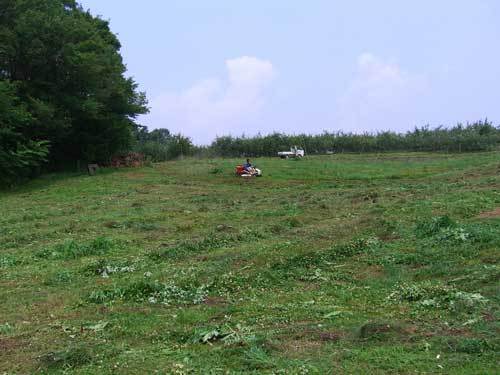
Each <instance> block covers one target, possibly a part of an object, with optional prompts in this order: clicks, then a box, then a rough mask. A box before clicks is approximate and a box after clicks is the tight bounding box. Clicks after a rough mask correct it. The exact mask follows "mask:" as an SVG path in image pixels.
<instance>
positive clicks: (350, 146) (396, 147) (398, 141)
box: [201, 120, 500, 157]
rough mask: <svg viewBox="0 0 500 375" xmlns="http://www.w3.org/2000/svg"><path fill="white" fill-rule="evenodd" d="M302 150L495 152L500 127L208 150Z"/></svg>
mask: <svg viewBox="0 0 500 375" xmlns="http://www.w3.org/2000/svg"><path fill="white" fill-rule="evenodd" d="M294 145H297V146H299V147H302V148H303V149H304V150H305V151H306V153H307V154H324V153H328V152H334V153H342V152H356V153H359V152H393V151H441V152H472V151H488V150H495V149H498V147H500V127H495V126H494V125H493V124H492V123H491V122H490V121H488V120H484V121H477V122H475V123H472V124H466V125H462V124H458V125H456V126H453V127H449V128H447V127H442V126H439V127H436V128H430V127H429V126H424V127H417V128H415V129H414V130H412V131H408V132H406V133H397V132H391V131H384V132H378V133H364V134H354V133H344V132H324V133H323V134H318V135H310V134H299V135H287V134H283V133H273V134H270V135H266V136H261V135H258V136H255V137H244V136H241V137H232V136H223V137H218V138H216V139H215V141H214V142H213V143H212V144H211V145H210V146H209V147H207V148H206V149H204V150H201V151H202V153H203V152H204V153H206V154H209V155H213V156H222V157H228V156H276V153H277V152H279V151H287V150H289V149H290V146H294Z"/></svg>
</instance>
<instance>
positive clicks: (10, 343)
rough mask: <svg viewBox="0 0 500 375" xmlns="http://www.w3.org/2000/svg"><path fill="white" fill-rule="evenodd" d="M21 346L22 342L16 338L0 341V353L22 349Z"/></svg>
mask: <svg viewBox="0 0 500 375" xmlns="http://www.w3.org/2000/svg"><path fill="white" fill-rule="evenodd" d="M23 345H24V342H23V341H22V340H21V339H18V338H6V339H0V353H3V352H9V351H12V350H15V349H17V348H20V347H22V346H23Z"/></svg>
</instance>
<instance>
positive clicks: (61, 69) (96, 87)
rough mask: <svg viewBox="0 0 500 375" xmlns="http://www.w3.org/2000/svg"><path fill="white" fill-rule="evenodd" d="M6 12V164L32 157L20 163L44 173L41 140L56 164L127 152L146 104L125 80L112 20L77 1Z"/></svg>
mask: <svg viewBox="0 0 500 375" xmlns="http://www.w3.org/2000/svg"><path fill="white" fill-rule="evenodd" d="M0 8H1V12H0V46H1V47H0V106H2V108H0V109H1V110H0V162H2V160H3V159H5V158H6V156H5V153H7V155H8V157H9V158H12V159H15V158H16V155H17V154H22V155H25V154H29V155H28V156H24V157H25V158H28V161H26V159H21V162H20V164H22V165H23V166H24V168H28V169H32V168H34V167H38V166H39V165H40V163H41V162H42V161H44V160H45V158H46V157H47V148H46V143H39V142H42V141H44V142H50V145H51V149H50V154H49V156H48V157H49V159H50V162H51V163H52V165H54V166H55V165H64V164H65V163H67V162H71V161H74V160H79V159H82V160H88V161H105V160H107V159H108V158H109V157H110V156H111V155H113V154H114V153H116V152H118V151H121V150H126V149H128V148H129V147H130V145H131V141H132V130H133V129H134V127H135V126H136V125H135V123H134V118H135V117H136V116H137V115H138V114H142V113H145V112H146V111H147V109H146V107H145V104H146V100H145V96H144V94H143V93H140V92H138V91H137V84H136V83H135V82H134V81H133V80H132V79H130V78H126V77H125V76H124V73H125V70H126V69H125V66H124V64H123V61H122V58H121V56H120V42H119V41H118V39H117V37H116V36H115V35H114V34H113V33H112V32H111V31H110V29H109V24H108V22H107V21H105V20H103V19H101V18H99V17H94V16H92V15H91V14H90V13H89V12H87V11H84V10H83V8H82V7H81V6H80V5H79V4H78V3H77V2H76V1H68V0H3V1H2V2H1V6H0ZM6 86H8V89H6V88H5V87H6ZM6 95H7V96H8V97H10V99H9V100H6V99H5V97H6ZM5 107H6V108H5ZM6 138H7V140H5V139H6ZM6 142H7V146H6V145H5V143H6ZM35 145H38V146H35ZM42 146H43V147H44V148H42ZM2 153H3V154H4V155H2ZM20 157H21V158H22V156H20ZM3 163H5V161H3ZM2 167H3V165H2ZM15 168H19V167H11V169H12V171H13V173H12V174H13V175H14V176H19V175H21V176H23V175H26V174H27V173H26V172H24V171H22V170H21V171H18V170H17V169H15ZM2 171H3V168H2Z"/></svg>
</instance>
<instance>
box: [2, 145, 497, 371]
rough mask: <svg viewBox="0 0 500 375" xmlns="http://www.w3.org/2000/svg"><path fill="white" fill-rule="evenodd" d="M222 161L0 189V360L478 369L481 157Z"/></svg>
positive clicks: (491, 167)
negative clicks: (239, 166) (249, 175)
mask: <svg viewBox="0 0 500 375" xmlns="http://www.w3.org/2000/svg"><path fill="white" fill-rule="evenodd" d="M237 162H241V161H240V160H222V159H216V160H208V161H207V160H183V161H177V162H168V163H162V164H157V165H153V166H149V167H144V168H139V169H122V170H104V171H101V173H99V174H98V175H96V176H93V177H90V176H82V175H49V176H45V177H43V178H40V179H37V180H35V181H32V182H31V183H29V184H28V185H25V186H22V187H20V188H18V189H16V190H13V191H8V192H0V214H1V215H0V239H1V241H0V301H1V304H0V374H2V373H7V374H11V373H21V374H22V373H34V372H36V373H75V374H111V373H113V374H115V373H117V374H121V373H122V374H126V373H127V374H128V373H135V374H141V373H144V374H146V373H148V374H152V373H162V374H191V373H193V374H197V373H201V374H226V373H230V374H236V373H252V372H253V373H269V374H271V373H274V374H325V373H356V374H357V373H370V374H382V373H443V374H494V373H498V372H497V371H498V368H499V367H498V366H499V361H498V358H499V356H498V355H499V350H500V340H499V333H500V332H499V327H500V326H499V324H498V318H499V302H500V294H499V291H500V290H499V275H500V268H499V259H500V253H499V250H500V155H499V154H498V153H479V154H461V155H445V154H423V153H420V154H416V153H415V154H385V155H375V154H365V155H334V156H323V157H309V158H306V159H303V160H299V161H294V160H279V159H258V160H255V162H256V164H257V165H258V166H259V167H261V168H262V170H263V172H264V177H262V178H254V179H243V178H237V177H234V176H233V174H232V170H233V166H234V165H235V164H236V163H237Z"/></svg>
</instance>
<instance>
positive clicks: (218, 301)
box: [203, 297, 227, 306]
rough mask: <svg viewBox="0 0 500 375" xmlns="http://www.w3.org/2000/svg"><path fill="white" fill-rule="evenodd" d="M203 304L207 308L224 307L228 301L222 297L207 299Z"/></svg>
mask: <svg viewBox="0 0 500 375" xmlns="http://www.w3.org/2000/svg"><path fill="white" fill-rule="evenodd" d="M203 304H205V305H207V306H224V305H226V304H227V301H226V300H225V299H224V298H222V297H207V298H206V299H205V301H203Z"/></svg>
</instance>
